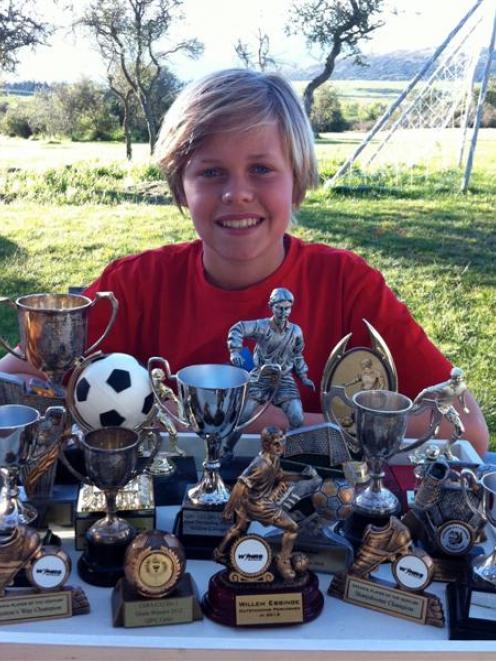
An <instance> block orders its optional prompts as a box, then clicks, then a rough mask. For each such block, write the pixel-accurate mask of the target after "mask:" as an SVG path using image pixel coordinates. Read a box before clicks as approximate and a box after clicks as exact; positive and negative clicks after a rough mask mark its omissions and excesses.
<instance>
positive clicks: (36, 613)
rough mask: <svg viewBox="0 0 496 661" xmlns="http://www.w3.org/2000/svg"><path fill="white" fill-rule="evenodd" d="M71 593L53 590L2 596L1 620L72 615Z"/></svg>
mask: <svg viewBox="0 0 496 661" xmlns="http://www.w3.org/2000/svg"><path fill="white" fill-rule="evenodd" d="M71 615H72V603H71V593H70V592H69V591H64V592H52V593H49V594H48V593H45V594H32V593H30V594H25V595H16V596H8V597H2V598H1V599H0V622H3V623H13V622H23V621H31V620H50V619H54V618H59V617H71Z"/></svg>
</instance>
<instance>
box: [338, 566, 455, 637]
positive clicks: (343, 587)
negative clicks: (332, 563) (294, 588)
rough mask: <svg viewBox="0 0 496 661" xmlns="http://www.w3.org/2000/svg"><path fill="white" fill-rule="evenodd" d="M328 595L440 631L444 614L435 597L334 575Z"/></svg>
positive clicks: (361, 578)
mask: <svg viewBox="0 0 496 661" xmlns="http://www.w3.org/2000/svg"><path fill="white" fill-rule="evenodd" d="M328 594H330V595H331V596H333V597H336V598H337V599H342V600H343V601H346V602H347V603H349V604H355V605H356V606H362V607H364V608H370V609H371V610H375V611H379V612H380V613H386V614H387V615H393V616H394V617H400V618H402V619H405V620H410V621H412V622H417V623H418V624H429V625H431V626H434V627H444V613H443V607H442V604H441V601H440V599H439V597H437V596H436V595H433V594H429V593H427V592H423V593H420V594H418V593H414V592H409V591H406V590H402V589H400V588H397V587H396V586H395V585H392V584H390V583H387V582H386V581H382V580H380V579H378V578H363V577H361V576H354V575H352V574H337V575H336V576H335V577H334V578H333V579H332V581H331V584H330V585H329V589H328Z"/></svg>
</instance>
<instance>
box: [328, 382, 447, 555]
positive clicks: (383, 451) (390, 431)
mask: <svg viewBox="0 0 496 661" xmlns="http://www.w3.org/2000/svg"><path fill="white" fill-rule="evenodd" d="M333 397H339V398H341V399H342V400H343V401H344V402H345V403H346V404H347V405H348V406H350V407H352V409H353V418H354V424H355V428H356V436H355V437H353V436H351V435H350V434H349V432H346V431H345V430H344V429H343V428H342V433H343V435H344V436H345V438H346V439H347V441H349V443H350V445H352V447H355V448H356V449H358V450H359V451H360V453H361V454H362V455H363V456H364V457H365V460H366V461H367V464H368V468H369V474H370V478H371V482H370V485H369V486H368V487H367V488H365V489H363V490H362V491H361V492H360V493H359V494H358V495H357V497H356V499H355V502H354V505H353V510H354V511H353V515H352V516H351V517H350V518H349V519H347V521H346V522H345V524H344V526H343V529H344V531H345V534H346V536H347V537H348V538H349V539H350V541H351V542H352V543H353V544H354V545H355V546H356V545H358V544H359V543H360V541H361V536H362V532H363V530H364V528H365V526H366V525H367V524H368V523H375V524H376V525H383V524H384V523H385V522H386V521H387V520H388V519H389V517H390V516H391V515H395V514H398V513H399V512H400V509H401V506H400V502H399V500H398V498H397V497H396V496H395V495H394V494H393V493H392V492H391V491H390V490H389V489H387V488H386V487H385V486H384V484H383V478H384V464H385V462H386V461H388V460H389V459H391V458H392V457H394V455H396V454H398V453H399V452H404V451H411V450H413V449H414V448H416V447H419V446H420V445H422V444H423V443H425V441H426V440H427V439H429V438H431V436H432V433H433V431H434V429H435V428H436V426H437V424H438V420H439V414H437V415H436V412H435V413H434V414H433V415H432V418H431V420H430V425H429V428H428V429H427V431H426V432H425V434H424V435H423V436H422V437H421V438H419V439H417V440H416V441H414V442H412V443H409V444H408V445H406V446H404V447H401V444H402V442H403V438H404V434H405V431H406V427H407V423H408V416H409V414H410V413H411V412H412V409H413V403H412V400H411V399H409V398H408V397H406V396H405V395H401V394H400V393H397V392H392V391H390V390H362V391H359V392H357V393H355V394H354V395H353V397H352V399H351V400H350V399H349V397H348V396H347V394H346V392H345V389H344V387H341V386H333V387H331V388H330V390H329V399H330V401H332V398H333ZM424 405H425V406H427V404H424ZM331 412H332V409H331ZM336 422H339V421H338V420H336Z"/></svg>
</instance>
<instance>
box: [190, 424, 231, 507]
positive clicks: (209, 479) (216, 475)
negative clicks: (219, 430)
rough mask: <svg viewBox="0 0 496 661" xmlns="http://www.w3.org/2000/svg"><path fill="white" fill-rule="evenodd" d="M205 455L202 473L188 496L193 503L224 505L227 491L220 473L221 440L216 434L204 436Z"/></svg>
mask: <svg viewBox="0 0 496 661" xmlns="http://www.w3.org/2000/svg"><path fill="white" fill-rule="evenodd" d="M205 448H206V457H205V461H204V462H203V474H202V477H201V479H200V481H199V482H198V484H196V485H195V486H194V487H193V488H192V489H190V490H189V491H188V497H189V499H190V500H191V502H192V503H193V505H199V506H205V505H206V506H207V507H208V506H211V505H225V503H227V501H228V500H229V491H228V489H227V487H226V485H225V484H224V480H223V479H222V477H221V475H220V472H219V470H220V448H221V440H220V438H219V435H218V434H207V435H206V436H205Z"/></svg>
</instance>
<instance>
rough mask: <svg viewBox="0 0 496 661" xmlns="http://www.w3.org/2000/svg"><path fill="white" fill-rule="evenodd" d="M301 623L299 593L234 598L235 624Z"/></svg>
mask: <svg viewBox="0 0 496 661" xmlns="http://www.w3.org/2000/svg"><path fill="white" fill-rule="evenodd" d="M301 622H303V599H302V594H301V592H300V593H298V592H296V593H295V592H292V593H288V594H285V593H284V592H282V593H275V594H256V595H238V596H237V597H236V624H237V626H247V625H248V626H249V625H254V624H298V623H301Z"/></svg>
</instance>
